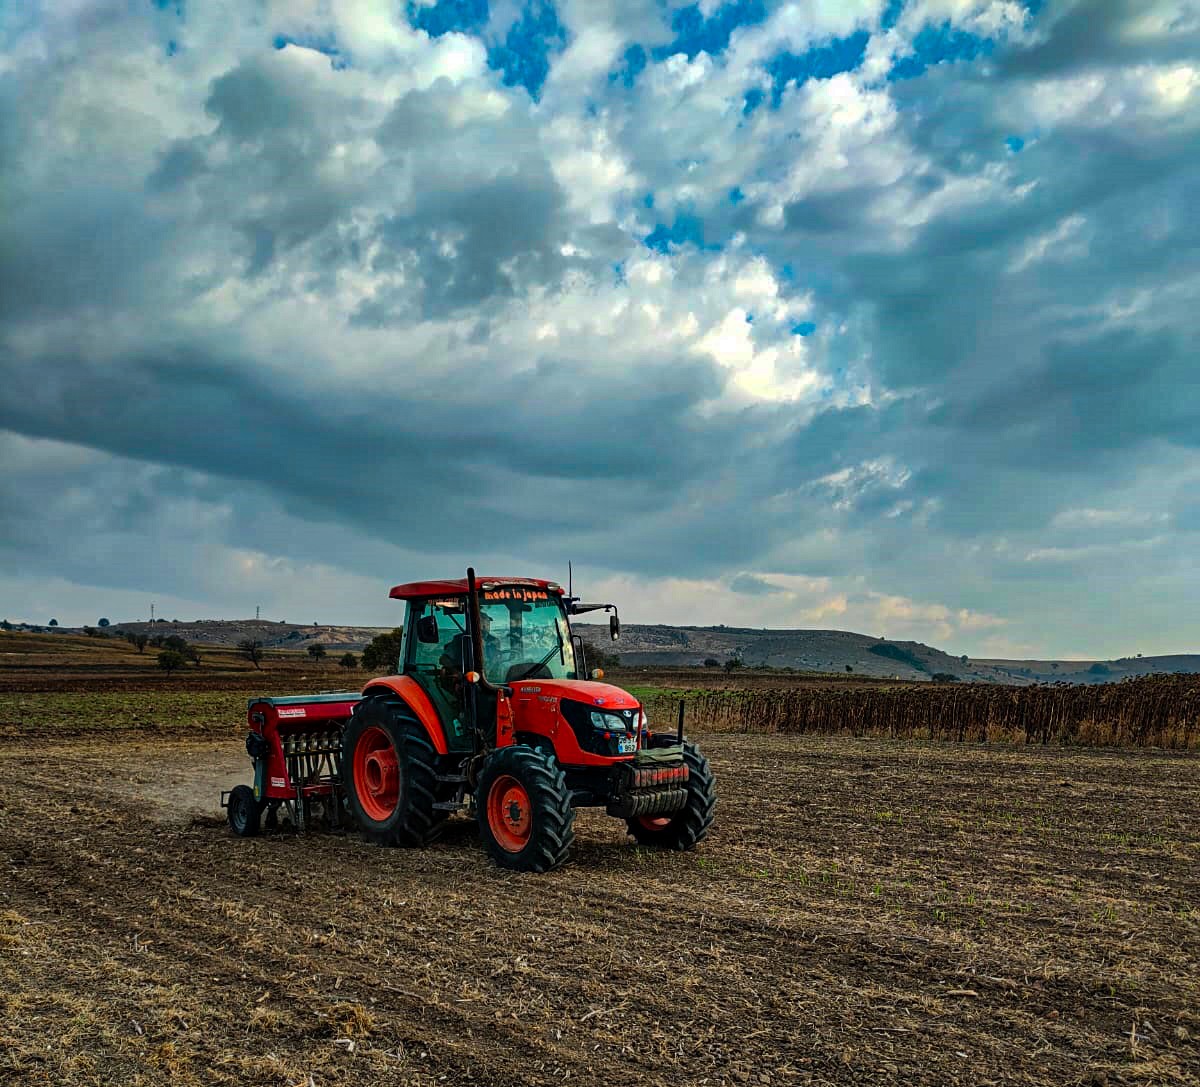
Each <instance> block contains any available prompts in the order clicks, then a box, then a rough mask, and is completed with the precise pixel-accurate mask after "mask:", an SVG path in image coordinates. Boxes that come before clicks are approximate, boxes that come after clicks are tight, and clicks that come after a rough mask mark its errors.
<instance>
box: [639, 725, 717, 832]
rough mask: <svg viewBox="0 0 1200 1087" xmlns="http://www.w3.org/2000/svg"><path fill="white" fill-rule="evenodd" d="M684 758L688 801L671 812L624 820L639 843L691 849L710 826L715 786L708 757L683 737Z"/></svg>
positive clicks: (715, 798) (714, 803) (715, 796)
mask: <svg viewBox="0 0 1200 1087" xmlns="http://www.w3.org/2000/svg"><path fill="white" fill-rule="evenodd" d="M671 742H672V743H673V742H674V741H673V740H672V741H671ZM683 761H684V763H685V764H686V765H687V768H688V779H687V786H686V789H687V803H686V804H684V806H683V807H682V808H680V810H679V811H677V812H675V813H673V814H672V815H661V816H653V815H646V816H641V817H639V818H636V819H627V820H626V823H627V824H628V826H629V833H630V834H632V835H633V836H634V837H635V838H636V839H637V840H638V841H639V842H640V843H641V844H642V845H653V846H657V847H658V848H659V849H691V848H692V847H693V846H694V845H695V844H696V843H697V842H699V841H702V840H703V839H704V837H705V835H707V834H708V828H709V827H710V826H712V821H713V810H714V809H715V808H716V806H717V790H716V784H715V782H714V781H713V774H712V770H711V768H710V767H709V765H708V759H706V758H705V757H704V756H703V755H702V754H701V752H700V748H698V747H697V746H696V745H695V744H694V743H691V742H690V741H688V740H685V741H684V742H683Z"/></svg>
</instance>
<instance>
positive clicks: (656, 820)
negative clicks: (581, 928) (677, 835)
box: [638, 815, 671, 830]
mask: <svg viewBox="0 0 1200 1087" xmlns="http://www.w3.org/2000/svg"><path fill="white" fill-rule="evenodd" d="M638 822H639V823H641V825H642V826H644V827H645V828H646V829H647V830H665V829H666V828H667V827H669V826H670V825H671V818H670V816H668V815H641V816H639V817H638Z"/></svg>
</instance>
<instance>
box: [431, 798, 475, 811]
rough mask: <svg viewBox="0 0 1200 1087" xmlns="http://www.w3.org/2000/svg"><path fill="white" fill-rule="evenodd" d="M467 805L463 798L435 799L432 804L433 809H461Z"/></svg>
mask: <svg viewBox="0 0 1200 1087" xmlns="http://www.w3.org/2000/svg"><path fill="white" fill-rule="evenodd" d="M466 806H467V804H466V801H464V800H436V801H434V804H433V810H434V811H461V810H462V809H463V808H465V807H466Z"/></svg>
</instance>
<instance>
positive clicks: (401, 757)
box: [341, 698, 446, 845]
mask: <svg viewBox="0 0 1200 1087" xmlns="http://www.w3.org/2000/svg"><path fill="white" fill-rule="evenodd" d="M341 765H342V783H343V786H344V787H345V793H346V803H347V806H348V807H349V809H350V812H351V814H352V815H353V816H354V817H355V819H357V820H358V825H359V827H360V828H361V829H362V832H363V836H364V837H365V838H367V839H368V840H369V841H373V842H378V843H379V844H380V845H424V844H425V843H426V842H428V841H429V840H430V839H431V838H432V837H433V836H434V835H435V834H436V832H437V830H438V829H439V828H440V826H441V823H442V822H443V821H444V820H445V817H446V813H445V812H444V811H438V810H435V809H434V807H433V805H434V802H435V799H436V795H437V791H438V783H437V753H436V752H435V751H434V749H433V744H431V743H430V742H429V737H428V736H427V735H426V733H425V730H424V728H422V727H421V724H420V722H419V721H417V719H416V718H415V717H412V716H411V715H410V714H409V713H408V712H407V709H406V707H405V706H404V704H403V703H402V702H400V701H399V700H398V699H389V698H364V699H363V700H362V701H361V702H360V703H359V704H358V705H357V706H356V707H355V708H354V715H353V716H352V717H351V718H350V723H349V724H348V725H347V726H346V730H345V732H344V733H343V735H342V762H341Z"/></svg>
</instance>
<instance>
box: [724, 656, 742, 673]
mask: <svg viewBox="0 0 1200 1087" xmlns="http://www.w3.org/2000/svg"><path fill="white" fill-rule="evenodd" d="M745 667H746V663H745V661H743V660H742V658H741V657H730V658H729V660H727V661H726V662H725V671H726V672H736V671H737V670H738V669H739V668H745Z"/></svg>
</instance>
